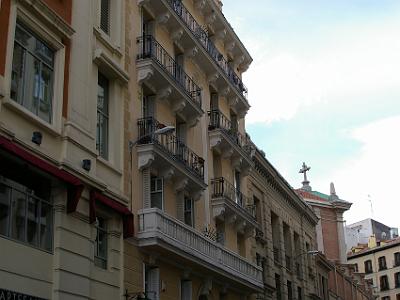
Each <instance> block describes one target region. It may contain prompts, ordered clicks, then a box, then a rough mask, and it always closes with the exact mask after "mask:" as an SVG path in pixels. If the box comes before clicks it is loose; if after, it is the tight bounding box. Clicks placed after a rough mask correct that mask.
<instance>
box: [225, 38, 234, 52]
mask: <svg viewBox="0 0 400 300" xmlns="http://www.w3.org/2000/svg"><path fill="white" fill-rule="evenodd" d="M235 46H236V43H235V42H234V41H230V42H228V43H226V44H225V51H226V52H227V53H230V54H231V53H232V51H233V48H235Z"/></svg>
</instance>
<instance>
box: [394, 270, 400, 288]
mask: <svg viewBox="0 0 400 300" xmlns="http://www.w3.org/2000/svg"><path fill="white" fill-rule="evenodd" d="M394 285H395V287H396V288H400V272H397V273H394Z"/></svg>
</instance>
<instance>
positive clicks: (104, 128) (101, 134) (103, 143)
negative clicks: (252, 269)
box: [97, 113, 108, 158]
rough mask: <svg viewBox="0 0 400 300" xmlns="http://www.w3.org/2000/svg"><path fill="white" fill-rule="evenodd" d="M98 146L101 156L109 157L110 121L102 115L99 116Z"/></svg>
mask: <svg viewBox="0 0 400 300" xmlns="http://www.w3.org/2000/svg"><path fill="white" fill-rule="evenodd" d="M97 118H98V119H97V122H98V123H97V138H98V139H97V144H98V146H97V147H98V150H99V154H100V156H102V157H104V158H107V156H108V142H107V141H108V119H107V118H106V117H104V116H103V115H102V114H101V113H98V114H97Z"/></svg>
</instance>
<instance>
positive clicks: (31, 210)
mask: <svg viewBox="0 0 400 300" xmlns="http://www.w3.org/2000/svg"><path fill="white" fill-rule="evenodd" d="M38 215H39V201H38V200H37V199H35V198H32V197H29V198H28V215H27V225H28V226H27V242H28V243H29V244H32V245H34V246H37V245H38V240H39V232H38V219H39V218H38Z"/></svg>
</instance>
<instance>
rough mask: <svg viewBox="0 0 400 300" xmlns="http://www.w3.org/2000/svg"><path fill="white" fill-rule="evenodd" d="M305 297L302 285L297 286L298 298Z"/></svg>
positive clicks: (299, 299)
mask: <svg viewBox="0 0 400 300" xmlns="http://www.w3.org/2000/svg"><path fill="white" fill-rule="evenodd" d="M302 299H303V292H302V290H301V287H299V286H298V287H297V300H302Z"/></svg>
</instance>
